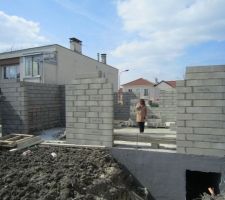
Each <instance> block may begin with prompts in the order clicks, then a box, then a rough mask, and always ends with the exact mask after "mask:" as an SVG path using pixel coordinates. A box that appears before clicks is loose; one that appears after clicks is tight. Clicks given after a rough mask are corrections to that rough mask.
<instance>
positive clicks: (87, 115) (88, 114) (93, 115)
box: [86, 112, 98, 117]
mask: <svg viewBox="0 0 225 200" xmlns="http://www.w3.org/2000/svg"><path fill="white" fill-rule="evenodd" d="M86 117H98V113H97V112H86Z"/></svg>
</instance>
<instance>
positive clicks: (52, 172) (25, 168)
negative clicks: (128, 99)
mask: <svg viewBox="0 0 225 200" xmlns="http://www.w3.org/2000/svg"><path fill="white" fill-rule="evenodd" d="M29 150H30V151H31V152H32V154H30V156H22V153H23V152H22V151H15V152H9V151H0V163H1V165H0V199H2V200H18V199H20V200H25V199H36V200H51V199H52V200H73V199H76V200H87V199H88V200H95V199H101V200H108V199H110V200H111V199H115V200H120V199H128V198H124V196H129V195H130V194H132V193H133V192H134V191H135V193H138V194H139V195H136V196H141V195H142V197H143V198H139V199H144V197H145V195H144V194H142V193H141V190H140V191H139V190H138V189H137V188H139V185H137V184H136V182H135V181H134V178H133V177H132V176H131V175H130V174H129V173H128V172H127V171H126V170H124V169H123V168H122V167H121V166H120V165H119V164H118V163H117V162H116V161H115V160H114V159H113V158H112V157H111V155H110V154H109V151H108V150H106V149H103V148H101V149H100V148H65V147H38V146H35V147H32V148H30V149H29ZM53 152H54V153H55V154H57V159H54V158H53V157H52V155H51V154H52V153H53ZM133 196H134V195H133ZM136 199H138V198H136ZM145 199H147V198H145Z"/></svg>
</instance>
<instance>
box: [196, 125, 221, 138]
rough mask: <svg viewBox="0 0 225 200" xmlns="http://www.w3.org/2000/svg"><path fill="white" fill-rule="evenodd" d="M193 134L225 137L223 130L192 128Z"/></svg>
mask: <svg viewBox="0 0 225 200" xmlns="http://www.w3.org/2000/svg"><path fill="white" fill-rule="evenodd" d="M194 134H208V135H222V136H224V135H225V132H224V129H223V128H202V127H200V128H194Z"/></svg>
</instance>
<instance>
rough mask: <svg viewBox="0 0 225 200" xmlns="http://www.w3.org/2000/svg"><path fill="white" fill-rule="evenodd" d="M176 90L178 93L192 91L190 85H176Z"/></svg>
mask: <svg viewBox="0 0 225 200" xmlns="http://www.w3.org/2000/svg"><path fill="white" fill-rule="evenodd" d="M176 91H177V93H178V94H180V93H192V92H193V91H192V87H177V88H176Z"/></svg>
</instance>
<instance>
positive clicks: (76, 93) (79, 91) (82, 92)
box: [73, 89, 87, 95]
mask: <svg viewBox="0 0 225 200" xmlns="http://www.w3.org/2000/svg"><path fill="white" fill-rule="evenodd" d="M86 91H87V90H86ZM84 92H85V90H77V89H74V90H73V95H85V93H84Z"/></svg>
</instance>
